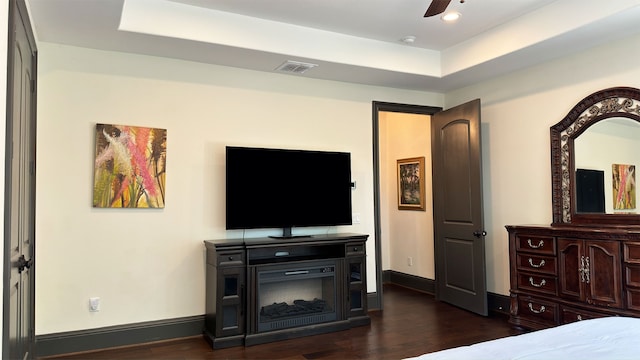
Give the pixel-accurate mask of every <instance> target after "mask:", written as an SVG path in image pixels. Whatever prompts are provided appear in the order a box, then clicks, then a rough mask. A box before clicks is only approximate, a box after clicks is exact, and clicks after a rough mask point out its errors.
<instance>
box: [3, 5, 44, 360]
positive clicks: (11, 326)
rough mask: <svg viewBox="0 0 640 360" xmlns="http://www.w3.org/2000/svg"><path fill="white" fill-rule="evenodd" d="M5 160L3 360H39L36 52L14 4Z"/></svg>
mask: <svg viewBox="0 0 640 360" xmlns="http://www.w3.org/2000/svg"><path fill="white" fill-rule="evenodd" d="M9 24H10V28H9V29H13V31H10V34H9V39H10V42H9V45H10V46H9V57H8V72H7V81H8V84H9V86H8V90H7V92H8V93H7V132H6V136H7V139H6V146H7V148H6V154H5V156H6V158H5V164H6V165H5V166H6V168H5V208H4V211H5V223H4V229H5V234H4V235H5V239H4V243H5V253H4V264H5V271H4V273H5V278H4V292H3V304H4V312H5V314H6V315H5V317H4V319H3V328H4V329H5V331H4V332H3V347H2V349H3V350H2V351H3V354H2V355H3V356H2V357H3V359H28V358H33V357H34V351H33V345H34V332H35V329H34V327H35V326H34V325H35V321H34V309H35V299H34V287H35V278H34V267H33V264H34V262H33V261H34V249H35V238H34V236H35V73H36V72H35V68H36V49H35V41H34V38H33V33H32V31H31V25H30V23H29V18H28V15H27V11H26V6H25V4H24V1H23V0H19V1H18V0H12V1H10V12H9Z"/></svg>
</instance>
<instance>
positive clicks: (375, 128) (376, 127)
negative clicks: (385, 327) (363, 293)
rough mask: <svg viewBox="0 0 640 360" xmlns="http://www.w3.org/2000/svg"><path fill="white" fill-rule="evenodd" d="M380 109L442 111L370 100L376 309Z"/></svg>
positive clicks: (379, 273) (379, 271)
mask: <svg viewBox="0 0 640 360" xmlns="http://www.w3.org/2000/svg"><path fill="white" fill-rule="evenodd" d="M380 111H387V112H399V113H407V114H423V115H433V114H435V113H437V112H440V111H442V108H441V107H436V106H423V105H410V104H398V103H391V102H383V101H373V102H372V134H373V139H372V144H373V220H374V227H375V230H374V239H375V249H376V254H375V256H376V258H375V260H376V293H375V296H376V301H371V300H370V304H371V303H376V304H378V306H379V307H378V309H380V310H382V309H383V308H384V304H383V302H382V254H381V252H382V242H381V237H382V226H381V219H380V120H379V117H378V113H379V112H380Z"/></svg>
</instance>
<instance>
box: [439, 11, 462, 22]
mask: <svg viewBox="0 0 640 360" xmlns="http://www.w3.org/2000/svg"><path fill="white" fill-rule="evenodd" d="M460 16H462V15H461V14H460V13H459V12H457V11H451V12H448V13H446V14H444V15H442V16H441V17H440V19H442V21H445V22H454V21H456V20H458V19H459V18H460Z"/></svg>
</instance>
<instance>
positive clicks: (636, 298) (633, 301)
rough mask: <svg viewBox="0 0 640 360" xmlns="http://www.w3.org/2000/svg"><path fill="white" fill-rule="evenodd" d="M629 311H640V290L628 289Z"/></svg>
mask: <svg viewBox="0 0 640 360" xmlns="http://www.w3.org/2000/svg"><path fill="white" fill-rule="evenodd" d="M627 309H629V310H635V311H640V289H631V288H629V289H627Z"/></svg>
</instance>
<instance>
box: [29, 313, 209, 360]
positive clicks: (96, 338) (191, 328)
mask: <svg viewBox="0 0 640 360" xmlns="http://www.w3.org/2000/svg"><path fill="white" fill-rule="evenodd" d="M203 330H204V315H198V316H191V317H184V318H177V319H166V320H158V321H149V322H143V323H135V324H126V325H116V326H108V327H103V328H99V329H88V330H80V331H69V332H63V333H55V334H46V335H38V336H36V356H37V357H43V356H53V355H60V354H68V353H77V352H85V351H95V350H100V349H107V348H114V347H121V346H129V345H138V344H143V343H149V342H155V341H161V340H168V339H177V338H185V337H190V336H201V335H202V331H203Z"/></svg>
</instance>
